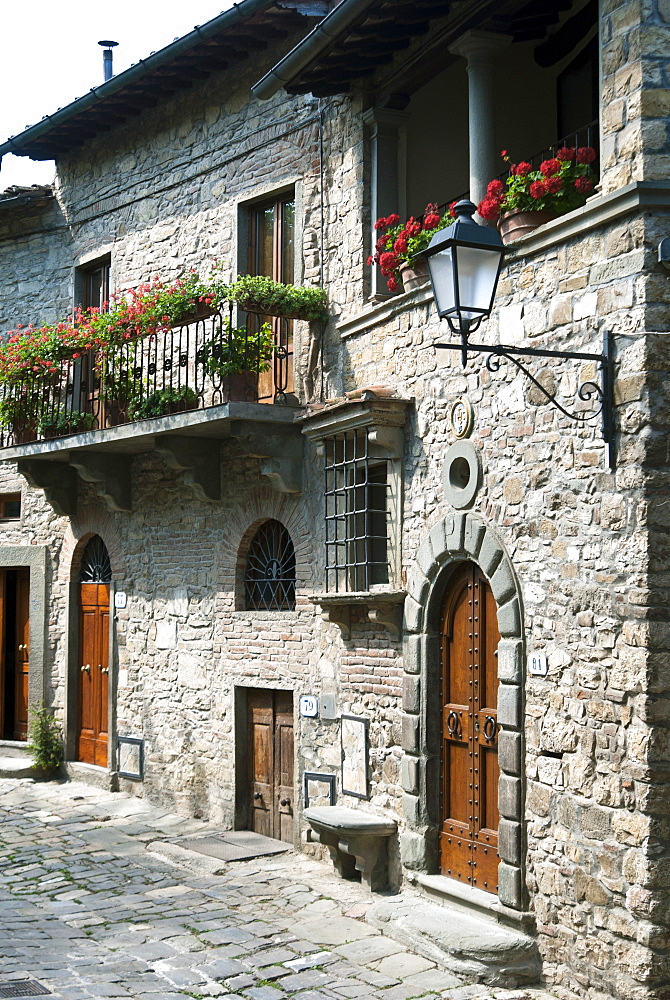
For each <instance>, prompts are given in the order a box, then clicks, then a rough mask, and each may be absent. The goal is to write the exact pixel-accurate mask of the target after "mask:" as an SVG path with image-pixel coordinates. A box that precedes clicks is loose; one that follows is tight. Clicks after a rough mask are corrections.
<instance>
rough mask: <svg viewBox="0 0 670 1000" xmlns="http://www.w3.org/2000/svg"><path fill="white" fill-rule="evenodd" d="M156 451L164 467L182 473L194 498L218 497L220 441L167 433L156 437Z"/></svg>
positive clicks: (214, 500)
mask: <svg viewBox="0 0 670 1000" xmlns="http://www.w3.org/2000/svg"><path fill="white" fill-rule="evenodd" d="M156 451H157V452H158V454H159V455H160V456H161V458H162V459H163V461H164V462H165V464H166V465H167V466H168V468H170V469H175V470H176V471H177V472H183V473H184V485H185V486H188V487H189V489H191V490H192V491H193V493H194V495H195V496H196V497H197V498H198V500H205V501H209V502H211V503H214V502H216V501H217V500H221V443H220V441H214V440H211V439H209V438H195V437H186V436H185V435H181V434H170V435H167V436H166V437H160V438H157V439H156Z"/></svg>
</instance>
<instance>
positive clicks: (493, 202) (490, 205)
mask: <svg viewBox="0 0 670 1000" xmlns="http://www.w3.org/2000/svg"><path fill="white" fill-rule="evenodd" d="M477 211H478V212H479V214H480V215H481V217H482V219H488V221H489V222H493V221H494V220H495V219H497V218H498V216H499V215H500V202H499V201H498V200H497V199H496V198H484V200H483V201H480V203H479V204H478V205H477Z"/></svg>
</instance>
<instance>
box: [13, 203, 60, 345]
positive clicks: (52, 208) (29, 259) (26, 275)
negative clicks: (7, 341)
mask: <svg viewBox="0 0 670 1000" xmlns="http://www.w3.org/2000/svg"><path fill="white" fill-rule="evenodd" d="M70 245H71V236H70V233H69V232H68V229H67V226H66V224H65V219H64V218H63V215H62V213H61V210H60V207H59V205H58V203H57V202H56V201H55V199H54V200H51V201H50V203H49V204H48V205H44V206H40V207H38V206H27V207H24V208H10V207H6V208H4V209H3V210H2V211H0V274H1V275H2V281H0V336H1V335H3V334H5V333H6V332H7V331H8V330H10V329H14V328H15V327H16V325H17V323H22V324H23V325H24V326H27V325H28V324H29V323H36V324H39V323H49V322H53V321H54V320H56V319H59V318H60V317H61V316H66V315H67V314H68V312H69V311H70V310H71V308H72V292H71V273H72V267H71V250H70Z"/></svg>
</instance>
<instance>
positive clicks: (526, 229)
mask: <svg viewBox="0 0 670 1000" xmlns="http://www.w3.org/2000/svg"><path fill="white" fill-rule="evenodd" d="M557 218H558V216H557V215H556V212H551V211H549V210H548V209H545V210H544V211H542V212H505V214H504V215H501V216H500V219H499V221H498V229H499V231H500V236H501V237H502V241H503V243H511V242H512V240H518V239H519V238H520V237H521V236H527V235H528V233H532V232H533V230H534V229H537V228H538V227H539V226H543V225H544V224H545V222H551V220H552V219H557Z"/></svg>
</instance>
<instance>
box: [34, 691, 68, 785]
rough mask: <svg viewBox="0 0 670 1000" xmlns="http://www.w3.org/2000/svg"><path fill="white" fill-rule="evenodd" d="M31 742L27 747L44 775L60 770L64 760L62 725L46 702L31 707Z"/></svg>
mask: <svg viewBox="0 0 670 1000" xmlns="http://www.w3.org/2000/svg"><path fill="white" fill-rule="evenodd" d="M29 736H30V743H28V746H27V747H26V749H27V750H28V753H29V754H30V755H31V756H32V758H33V761H34V763H35V767H37V768H38V769H39V770H40V771H41V772H42V773H43V774H44V775H47V776H48V775H53V774H55V773H57V772H58V770H59V768H60V766H61V763H62V761H63V739H62V736H61V731H60V726H59V725H58V723H57V722H56V720H55V719H54V717H53V715H51V713H50V712H49V710H48V709H47V707H46V705H44V703H43V704H42V705H41V706H40V707H39V708H32V709H30V732H29Z"/></svg>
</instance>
